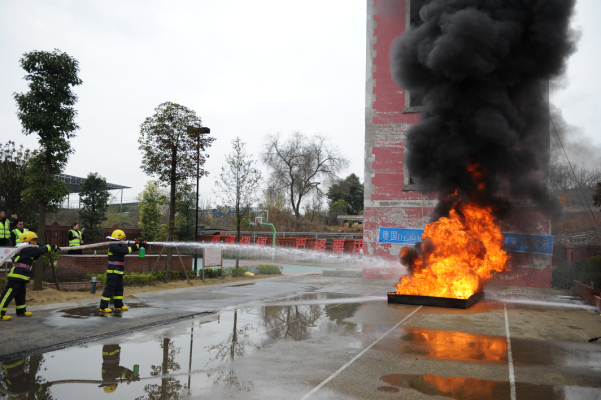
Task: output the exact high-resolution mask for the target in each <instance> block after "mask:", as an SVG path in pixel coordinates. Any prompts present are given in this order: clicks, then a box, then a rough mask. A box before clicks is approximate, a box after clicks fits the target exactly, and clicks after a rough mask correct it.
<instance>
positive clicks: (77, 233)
mask: <svg viewBox="0 0 601 400" xmlns="http://www.w3.org/2000/svg"><path fill="white" fill-rule="evenodd" d="M69 232H73V238H74V239H72V240H69V247H72V246H80V245H81V232H80V231H75V230H73V229H71V230H69Z"/></svg>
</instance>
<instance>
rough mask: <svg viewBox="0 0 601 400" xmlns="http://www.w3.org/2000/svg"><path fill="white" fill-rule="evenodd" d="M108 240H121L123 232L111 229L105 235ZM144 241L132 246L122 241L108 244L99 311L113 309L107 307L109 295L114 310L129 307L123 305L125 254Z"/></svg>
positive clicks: (138, 247) (141, 244) (141, 245)
mask: <svg viewBox="0 0 601 400" xmlns="http://www.w3.org/2000/svg"><path fill="white" fill-rule="evenodd" d="M107 239H109V240H113V241H121V240H125V232H123V231H122V230H121V229H117V230H115V231H113V233H112V234H111V236H109V237H107ZM145 245H146V242H139V241H138V240H136V243H135V244H133V245H132V246H128V245H127V244H122V243H113V244H111V245H110V246H109V252H108V256H109V260H108V262H109V263H108V267H107V269H106V287H105V288H104V291H103V292H102V297H101V298H100V311H101V312H105V313H110V312H112V311H113V310H111V309H110V308H109V301H110V300H111V296H112V297H113V299H114V300H115V311H127V310H128V309H129V307H127V306H124V305H123V274H124V273H125V255H126V254H131V253H133V252H134V251H138V250H140V248H141V247H144V246H145Z"/></svg>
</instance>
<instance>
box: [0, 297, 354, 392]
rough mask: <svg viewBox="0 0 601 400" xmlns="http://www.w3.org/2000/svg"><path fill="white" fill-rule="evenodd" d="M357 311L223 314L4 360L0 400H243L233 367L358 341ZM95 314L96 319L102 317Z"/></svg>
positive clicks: (347, 307)
mask: <svg viewBox="0 0 601 400" xmlns="http://www.w3.org/2000/svg"><path fill="white" fill-rule="evenodd" d="M129 305H132V303H130V304H129ZM138 306H139V307H143V306H145V305H138ZM360 308H361V305H360V304H339V305H336V306H334V305H306V306H303V305H298V306H284V307H282V306H267V307H259V308H248V309H242V310H226V311H224V312H222V313H220V314H218V315H214V316H211V317H208V318H203V319H198V318H196V319H191V320H188V321H182V322H179V323H174V324H169V325H165V326H163V327H159V328H154V329H150V330H146V331H140V332H134V333H131V334H128V335H123V336H118V337H115V338H111V339H106V340H103V341H99V342H92V343H89V344H86V345H83V346H78V347H72V348H68V349H64V350H59V351H55V352H49V353H45V354H39V355H35V356H30V357H26V358H21V359H12V360H7V361H3V362H2V370H1V371H0V398H3V397H2V394H4V395H7V396H9V397H20V398H22V399H23V398H36V399H54V400H60V399H73V398H86V399H104V398H106V396H107V395H109V396H111V395H112V397H109V398H120V399H137V400H154V399H157V400H158V399H179V398H184V397H186V396H187V395H188V394H189V393H195V392H196V391H199V392H200V391H203V390H207V389H208V390H210V391H213V393H217V394H216V395H215V397H216V398H223V397H230V396H228V395H226V394H223V393H230V392H232V393H241V394H242V395H241V397H245V396H246V395H244V393H247V392H249V391H253V390H254V389H256V385H255V383H254V382H253V379H250V378H249V376H248V375H249V373H248V371H245V370H244V369H243V368H242V369H241V370H238V369H237V368H233V366H234V365H238V363H240V362H242V363H244V362H245V360H246V359H247V358H248V357H251V356H253V355H258V356H259V357H261V355H259V354H257V353H259V352H262V354H269V351H270V348H271V347H273V346H276V345H279V343H281V342H290V343H294V342H298V341H303V340H311V341H313V340H315V341H327V340H332V338H333V337H336V338H340V337H341V335H350V334H353V333H355V334H357V335H358V334H360V331H361V329H360V327H358V326H357V324H355V323H353V322H350V321H348V319H349V318H350V317H352V316H353V315H355V313H356V312H357V311H358V310H359V309H360ZM89 311H90V308H89V307H78V308H74V309H66V310H63V312H64V313H65V314H66V315H69V316H70V317H73V318H88V317H90V316H91V315H90V312H89ZM95 311H96V312H95V313H93V316H97V315H98V313H97V311H98V310H95ZM346 341H347V342H348V343H349V344H354V345H355V347H359V346H360V344H361V341H360V338H352V337H349V338H348V339H346ZM345 345H346V343H345ZM343 347H344V346H343ZM263 357H264V355H263ZM276 362H278V364H276ZM279 362H282V360H273V364H272V363H271V362H270V363H269V364H268V367H266V368H270V369H271V368H272V367H273V366H274V365H282V364H283V363H282V364H279ZM251 363H253V362H252V361H251ZM257 368H258V366H256V365H255V364H254V363H253V365H251V370H252V371H253V372H257V373H259V374H260V375H262V374H263V373H261V372H260V369H257ZM251 375H252V374H251ZM115 393H116V394H115ZM203 393H205V392H203ZM219 393H221V395H220V394H219ZM255 395H256V393H255Z"/></svg>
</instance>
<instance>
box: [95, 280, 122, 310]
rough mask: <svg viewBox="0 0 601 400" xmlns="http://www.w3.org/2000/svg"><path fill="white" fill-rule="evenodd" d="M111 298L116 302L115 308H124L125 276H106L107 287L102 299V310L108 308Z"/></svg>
mask: <svg viewBox="0 0 601 400" xmlns="http://www.w3.org/2000/svg"><path fill="white" fill-rule="evenodd" d="M111 296H112V297H113V299H114V300H115V308H121V307H123V275H122V274H115V273H107V274H106V287H105V288H104V291H103V292H102V297H101V298H100V308H108V307H109V301H110V300H111Z"/></svg>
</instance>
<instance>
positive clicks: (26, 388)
mask: <svg viewBox="0 0 601 400" xmlns="http://www.w3.org/2000/svg"><path fill="white" fill-rule="evenodd" d="M2 369H3V370H4V379H3V381H4V382H5V383H6V388H7V389H8V390H9V391H10V392H12V393H13V394H9V396H11V397H13V398H14V397H15V396H19V398H22V399H25V398H29V394H32V396H31V398H32V399H33V398H34V396H35V393H36V392H41V391H42V390H43V389H44V388H47V387H49V386H50V384H48V383H45V384H40V383H38V382H36V376H35V374H33V375H32V374H30V373H25V359H24V358H21V359H19V360H10V361H3V362H2ZM30 370H31V366H30Z"/></svg>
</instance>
